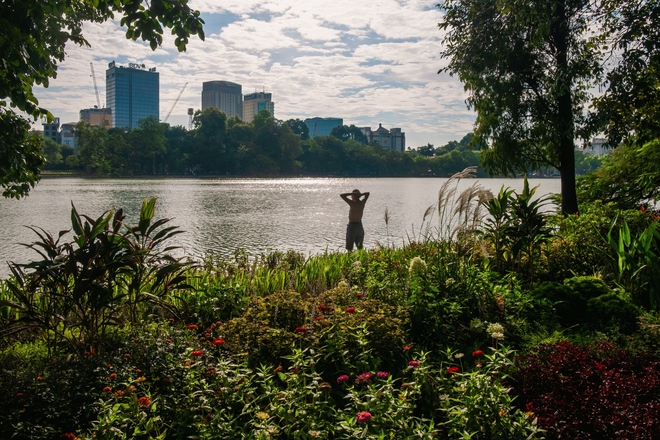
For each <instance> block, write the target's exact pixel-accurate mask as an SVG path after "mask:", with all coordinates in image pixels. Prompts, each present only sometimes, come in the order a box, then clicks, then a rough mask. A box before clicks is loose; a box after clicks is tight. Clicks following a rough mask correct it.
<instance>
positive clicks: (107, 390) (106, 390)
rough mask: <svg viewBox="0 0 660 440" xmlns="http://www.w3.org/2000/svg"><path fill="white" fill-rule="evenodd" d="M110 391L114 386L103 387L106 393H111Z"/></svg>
mask: <svg viewBox="0 0 660 440" xmlns="http://www.w3.org/2000/svg"><path fill="white" fill-rule="evenodd" d="M110 391H112V388H110V387H105V388H103V392H104V393H109V392H110Z"/></svg>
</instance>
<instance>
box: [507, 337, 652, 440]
mask: <svg viewBox="0 0 660 440" xmlns="http://www.w3.org/2000/svg"><path fill="white" fill-rule="evenodd" d="M516 367H517V368H516V371H515V372H513V374H512V375H511V380H510V382H509V385H511V386H512V388H513V389H512V391H511V393H512V395H516V396H517V397H516V400H515V401H516V402H517V404H518V405H519V406H520V408H521V409H522V410H523V411H526V412H528V414H529V415H530V416H532V417H537V418H538V424H539V427H541V428H543V429H545V430H547V432H546V435H547V438H548V439H571V440H579V439H630V440H633V439H634V440H645V439H648V440H651V439H659V438H660V362H659V361H658V360H657V357H653V356H651V355H645V354H631V353H629V352H627V351H625V350H621V349H618V348H617V347H616V346H614V345H612V344H604V343H601V344H596V345H593V346H589V347H581V346H578V345H574V344H571V343H568V342H559V343H557V344H544V345H540V346H539V347H538V349H537V351H536V352H534V353H532V354H529V355H527V356H521V357H519V358H518V359H517V361H516ZM531 413H533V414H531Z"/></svg>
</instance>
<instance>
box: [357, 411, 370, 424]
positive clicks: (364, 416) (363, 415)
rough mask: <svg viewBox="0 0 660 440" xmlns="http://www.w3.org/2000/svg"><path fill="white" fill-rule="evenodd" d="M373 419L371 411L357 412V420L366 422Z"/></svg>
mask: <svg viewBox="0 0 660 440" xmlns="http://www.w3.org/2000/svg"><path fill="white" fill-rule="evenodd" d="M370 419H371V413H370V412H369V411H360V412H359V413H357V422H358V423H366V422H368V421H369V420H370Z"/></svg>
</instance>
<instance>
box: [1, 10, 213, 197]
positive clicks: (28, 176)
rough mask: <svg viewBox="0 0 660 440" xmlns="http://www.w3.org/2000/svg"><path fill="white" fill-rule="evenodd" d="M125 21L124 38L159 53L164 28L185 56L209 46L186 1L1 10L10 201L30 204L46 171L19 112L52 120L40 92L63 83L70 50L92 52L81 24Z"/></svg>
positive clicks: (5, 177) (4, 151)
mask: <svg viewBox="0 0 660 440" xmlns="http://www.w3.org/2000/svg"><path fill="white" fill-rule="evenodd" d="M113 17H121V25H122V26H124V27H125V28H126V38H129V39H132V40H137V39H138V38H141V39H142V40H143V41H148V42H149V44H150V45H151V48H152V49H154V50H155V49H156V48H157V47H158V46H159V45H160V44H162V41H163V28H170V29H172V33H173V34H174V35H176V38H175V42H174V44H175V45H176V47H177V49H178V50H179V51H184V50H185V49H186V45H187V43H188V38H189V37H190V36H191V35H197V36H199V38H201V39H202V40H203V39H204V31H203V29H202V25H203V23H204V21H203V20H202V19H201V18H200V13H199V12H198V11H194V10H192V9H190V7H189V6H188V0H177V1H172V0H151V1H150V2H142V1H135V0H30V1H24V0H4V1H3V2H1V3H0V65H1V66H2V68H1V69H0V136H2V147H1V148H0V164H2V169H1V170H0V171H2V172H1V173H0V186H2V188H4V191H3V196H4V197H16V198H20V197H24V196H27V195H28V193H29V191H30V188H33V187H34V185H35V184H36V182H37V181H38V180H39V178H40V170H41V168H42V167H43V165H44V160H43V158H42V156H41V150H40V148H39V147H38V146H37V144H38V140H31V139H28V137H27V132H28V130H29V127H30V124H29V121H28V120H27V119H26V118H24V117H22V116H19V115H18V113H17V112H16V110H18V111H21V112H26V113H27V114H28V115H29V116H31V117H32V118H34V120H37V119H38V118H40V117H46V118H48V119H51V118H52V115H51V114H50V113H49V112H48V110H47V109H45V108H43V107H40V106H39V101H38V100H37V98H36V97H35V95H34V93H33V86H34V85H35V84H37V85H42V86H44V87H48V84H49V81H50V79H51V78H55V77H56V75H57V65H58V63H60V62H62V61H63V60H64V58H65V55H66V54H65V46H66V44H67V42H71V43H74V44H77V45H80V46H89V43H88V42H87V40H86V39H85V37H84V36H83V34H82V28H83V23H85V22H95V23H101V22H104V21H106V20H109V19H112V18H113Z"/></svg>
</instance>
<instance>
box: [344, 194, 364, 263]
mask: <svg viewBox="0 0 660 440" xmlns="http://www.w3.org/2000/svg"><path fill="white" fill-rule="evenodd" d="M339 196H340V197H341V198H342V199H344V201H345V202H346V203H348V206H350V208H349V210H348V226H346V249H348V250H349V251H352V250H353V244H355V245H356V246H357V248H358V249H362V243H363V242H364V228H363V227H362V213H363V212H364V205H365V203H367V199H368V198H369V193H368V192H365V193H360V190H358V189H354V190H353V192H349V193H343V194H339ZM362 196H364V198H363V199H360V198H361V197H362Z"/></svg>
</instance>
